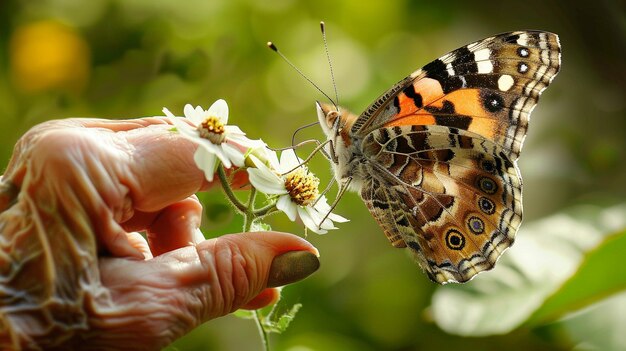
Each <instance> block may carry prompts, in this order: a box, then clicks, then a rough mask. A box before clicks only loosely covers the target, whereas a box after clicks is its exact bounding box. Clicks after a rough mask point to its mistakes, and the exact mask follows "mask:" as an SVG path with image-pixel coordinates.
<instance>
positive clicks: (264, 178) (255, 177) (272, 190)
mask: <svg viewBox="0 0 626 351" xmlns="http://www.w3.org/2000/svg"><path fill="white" fill-rule="evenodd" d="M248 175H249V180H250V183H252V186H254V187H255V188H257V190H259V191H260V192H262V193H264V194H278V195H282V194H287V189H285V183H284V182H283V180H282V179H280V178H279V177H278V176H277V175H275V174H274V173H273V172H264V171H262V170H260V169H258V168H248Z"/></svg>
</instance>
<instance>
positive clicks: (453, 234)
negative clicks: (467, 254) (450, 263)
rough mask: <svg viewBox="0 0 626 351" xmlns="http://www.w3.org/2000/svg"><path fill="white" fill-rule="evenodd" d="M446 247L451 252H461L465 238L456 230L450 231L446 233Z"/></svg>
mask: <svg viewBox="0 0 626 351" xmlns="http://www.w3.org/2000/svg"><path fill="white" fill-rule="evenodd" d="M446 246H448V248H449V249H451V250H461V249H463V247H465V237H464V236H463V234H461V232H459V231H458V230H456V229H450V230H448V232H447V233H446Z"/></svg>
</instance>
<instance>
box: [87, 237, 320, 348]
mask: <svg viewBox="0 0 626 351" xmlns="http://www.w3.org/2000/svg"><path fill="white" fill-rule="evenodd" d="M317 255H318V252H317V250H316V249H315V248H314V247H313V246H312V245H311V244H310V243H308V242H307V241H306V240H304V239H302V238H300V237H298V236H295V235H292V234H287V233H277V232H254V233H244V234H231V235H224V236H221V237H219V238H216V239H211V240H206V241H203V242H201V243H199V244H198V245H196V246H186V247H183V248H180V249H177V250H174V251H170V252H167V253H165V254H162V255H160V256H157V257H155V258H153V259H149V260H145V261H136V260H127V259H122V258H103V259H101V260H100V272H101V279H102V283H103V285H104V286H106V287H107V288H108V289H109V290H110V292H111V296H114V297H115V300H116V301H114V302H115V303H114V305H115V306H118V307H119V308H116V309H115V310H112V309H111V308H110V305H108V306H106V308H103V309H102V310H100V311H98V312H97V313H96V314H97V315H98V316H99V318H102V319H107V315H108V314H114V315H115V316H116V318H119V317H120V315H121V314H124V315H125V316H124V317H125V318H127V319H136V322H133V323H124V326H125V328H128V326H133V328H134V329H136V330H134V331H131V332H130V333H129V331H128V330H125V334H127V335H133V332H136V333H141V335H150V334H152V335H153V336H154V337H157V338H158V337H160V336H163V337H167V339H168V340H161V341H162V342H163V343H164V344H163V345H167V344H168V343H169V342H171V341H173V340H175V339H176V338H177V337H180V336H182V335H184V334H185V333H187V332H189V331H190V330H191V329H193V328H194V327H196V326H198V325H199V324H201V323H203V322H205V321H207V320H210V319H213V318H217V317H219V316H223V315H226V314H228V313H231V312H233V311H235V310H237V309H239V308H241V307H244V306H245V305H246V304H247V303H248V302H250V301H251V300H253V299H254V298H255V297H256V296H257V295H259V294H260V293H261V292H262V291H263V290H264V289H266V288H267V287H276V286H280V285H285V284H288V283H292V282H295V281H297V280H300V279H303V278H305V277H307V276H308V275H310V274H311V273H313V272H315V271H316V270H317V269H318V268H319V260H318V259H317ZM172 326H176V327H177V328H175V329H174V330H175V332H174V333H175V334H179V335H173V334H171V333H169V334H167V335H162V334H163V330H170V331H173V329H172ZM135 335H137V334H135Z"/></svg>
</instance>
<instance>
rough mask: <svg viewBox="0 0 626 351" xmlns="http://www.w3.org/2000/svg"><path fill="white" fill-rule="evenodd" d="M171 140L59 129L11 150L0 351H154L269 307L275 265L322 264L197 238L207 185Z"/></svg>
mask: <svg viewBox="0 0 626 351" xmlns="http://www.w3.org/2000/svg"><path fill="white" fill-rule="evenodd" d="M169 129H171V125H170V124H169V122H168V120H167V119H164V118H144V119H137V120H128V121H107V120H99V119H67V120H60V121H50V122H46V123H44V124H41V125H39V126H36V127H34V128H33V129H31V130H30V131H29V132H28V133H26V134H25V135H24V136H23V137H22V138H21V139H20V140H19V142H18V144H17V145H16V147H15V150H14V154H13V157H12V159H11V161H10V163H9V165H8V167H7V169H6V172H5V173H4V175H3V177H2V179H1V181H0V349H2V350H5V349H8V350H10V349H64V350H66V349H78V350H89V349H98V350H102V349H115V350H125V349H128V350H130V349H133V350H137V349H141V350H158V349H160V348H162V347H164V346H166V345H168V344H169V343H171V342H172V341H174V340H175V339H177V338H178V337H180V336H182V335H184V334H185V333H187V332H189V331H190V330H191V329H193V328H194V327H196V326H197V325H199V324H201V323H202V322H204V321H207V320H209V319H212V318H216V317H219V316H223V315H225V314H228V313H230V312H232V311H234V310H236V309H238V308H241V307H248V308H258V307H261V306H264V305H267V304H269V303H271V302H272V301H273V300H274V299H275V298H276V296H277V292H276V291H275V290H274V289H268V288H266V286H267V279H268V278H267V277H268V270H269V267H270V265H271V262H272V259H273V258H274V257H275V256H277V255H279V254H281V253H284V252H288V251H296V250H300V251H309V252H311V253H314V254H317V251H316V250H315V248H313V247H312V246H311V245H310V244H309V243H307V242H306V241H304V240H303V239H301V238H299V237H296V236H293V235H290V234H283V233H274V232H267V233H248V234H236V235H225V236H222V237H220V238H218V239H214V240H207V241H204V240H203V238H200V237H198V234H196V232H195V228H197V227H198V225H199V222H200V216H201V211H202V208H201V206H200V203H199V202H198V200H197V198H196V197H195V196H194V195H193V194H194V193H195V192H197V191H199V190H203V189H206V188H208V187H210V186H211V184H207V183H206V181H205V180H204V177H203V174H202V172H201V171H200V170H198V169H197V167H196V166H195V164H194V163H193V156H192V155H193V151H194V150H195V146H194V145H193V144H191V143H189V142H187V141H185V140H184V139H182V138H181V137H180V136H178V135H177V134H175V133H171V132H170V131H169ZM237 174H244V175H245V172H239V173H237ZM245 181H246V180H245V179H243V180H240V183H241V182H245ZM137 231H145V232H146V233H147V238H148V240H147V241H146V240H145V239H144V238H143V237H142V236H141V235H139V234H138V233H136V232H137Z"/></svg>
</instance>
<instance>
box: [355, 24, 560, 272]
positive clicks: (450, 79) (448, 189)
mask: <svg viewBox="0 0 626 351" xmlns="http://www.w3.org/2000/svg"><path fill="white" fill-rule="evenodd" d="M559 66H560V45H559V41H558V37H557V36H556V35H555V34H552V33H547V32H539V31H526V32H511V33H504V34H500V35H497V36H494V37H490V38H487V39H484V40H480V41H477V42H475V43H472V44H469V45H466V46H464V47H462V48H459V49H457V50H454V51H452V52H451V53H449V54H447V55H444V56H443V57H441V58H439V59H437V60H435V61H433V62H431V63H429V64H428V65H426V66H425V67H423V68H422V69H420V70H417V71H416V72H414V73H413V74H411V75H410V76H409V77H407V78H405V79H404V80H402V81H401V82H399V83H398V84H396V85H395V86H393V87H392V88H391V89H390V90H388V91H387V92H385V93H384V94H383V95H382V96H381V97H380V98H378V99H377V100H376V101H375V102H374V103H373V104H372V105H371V106H370V107H368V108H367V109H366V110H365V112H363V113H362V114H361V115H360V116H359V117H358V118H357V119H356V121H354V123H353V124H352V125H351V127H350V132H349V133H350V135H352V136H353V138H355V139H357V140H359V139H360V140H363V142H362V144H361V149H362V153H363V155H364V156H365V158H366V159H368V160H370V164H371V166H370V167H371V168H372V169H371V172H370V175H368V176H367V177H366V179H365V181H364V182H363V187H362V188H361V197H362V198H363V200H364V201H365V203H366V205H367V206H368V208H369V210H370V212H371V213H372V214H373V216H374V217H375V218H376V220H377V221H378V222H379V224H380V225H381V227H382V228H383V230H384V231H385V234H386V236H387V238H388V239H389V240H390V242H391V243H392V245H394V246H395V247H408V248H409V250H410V251H411V252H412V253H413V254H414V255H415V256H416V258H417V260H418V262H419V264H420V265H421V266H422V268H423V269H424V270H425V271H426V272H427V273H428V275H429V277H430V278H431V279H433V280H434V281H437V282H439V283H446V282H450V281H456V282H464V281H467V280H469V279H471V278H472V277H473V276H474V275H475V274H477V273H479V272H481V271H484V270H488V269H490V268H492V267H493V265H494V264H495V262H496V260H497V258H498V257H499V256H500V255H501V253H502V252H503V251H504V250H505V249H506V248H508V247H509V246H511V244H512V243H513V240H514V236H515V233H516V232H517V229H518V227H519V225H520V223H521V219H522V204H521V186H522V181H521V177H520V175H519V170H518V168H517V165H516V162H515V161H516V160H517V158H518V157H519V153H520V151H521V147H522V142H523V139H524V137H525V135H526V129H527V126H528V120H529V116H530V113H531V111H532V109H533V108H534V107H535V105H536V104H537V100H538V98H539V95H540V94H541V92H542V91H543V90H544V89H545V88H546V87H547V86H548V85H549V84H550V82H551V81H552V79H553V78H554V76H555V75H556V74H557V73H558V70H559Z"/></svg>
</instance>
